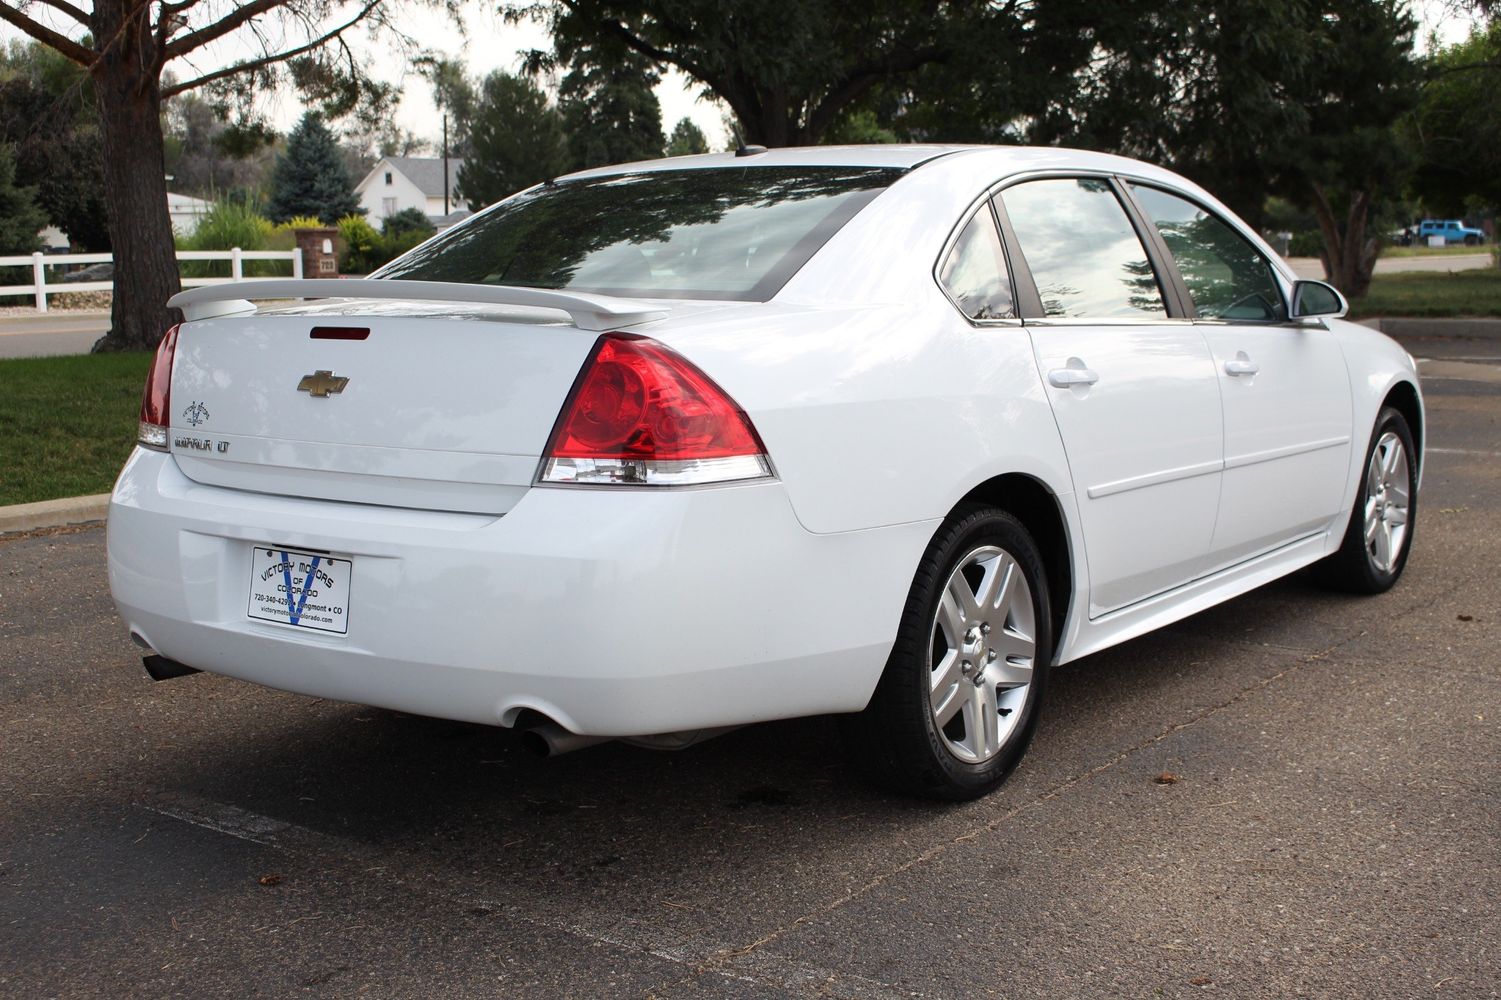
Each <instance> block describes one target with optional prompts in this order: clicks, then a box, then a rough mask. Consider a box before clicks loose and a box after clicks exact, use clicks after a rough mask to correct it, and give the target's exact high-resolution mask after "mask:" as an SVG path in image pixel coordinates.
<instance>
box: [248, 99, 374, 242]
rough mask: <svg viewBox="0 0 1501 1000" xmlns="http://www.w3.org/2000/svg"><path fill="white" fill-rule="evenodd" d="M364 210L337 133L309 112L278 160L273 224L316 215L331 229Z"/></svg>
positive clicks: (268, 209) (269, 210)
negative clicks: (335, 135) (336, 138)
mask: <svg viewBox="0 0 1501 1000" xmlns="http://www.w3.org/2000/svg"><path fill="white" fill-rule="evenodd" d="M364 211H365V210H364V209H363V208H361V207H360V200H359V198H357V197H356V196H355V193H354V181H353V180H352V179H351V178H350V176H349V168H348V167H346V166H345V165H344V156H343V154H342V153H340V152H339V144H338V142H337V141H336V140H335V139H334V134H333V133H332V132H331V131H329V129H328V126H326V125H324V124H323V121H322V119H320V118H319V117H318V116H317V115H316V114H313V113H312V112H308V113H307V114H305V115H303V116H302V121H300V122H298V123H297V127H296V128H295V129H293V130H292V134H291V135H290V136H288V137H287V149H286V152H285V153H283V154H282V155H281V156H279V157H277V159H276V169H275V170H274V171H272V174H271V200H270V202H269V203H268V204H267V206H266V214H267V215H269V216H270V217H271V219H272V221H274V222H285V221H287V220H288V219H291V218H295V217H296V216H299V215H303V216H316V217H318V218H319V219H322V220H323V223H324V225H330V226H331V225H333V224H334V223H335V222H337V221H338V220H339V219H342V218H343V217H344V216H346V215H360V214H363V213H364Z"/></svg>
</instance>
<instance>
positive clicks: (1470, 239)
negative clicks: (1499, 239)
mask: <svg viewBox="0 0 1501 1000" xmlns="http://www.w3.org/2000/svg"><path fill="white" fill-rule="evenodd" d="M1479 243H1480V237H1478V236H1466V237H1465V246H1467V247H1473V246H1478V245H1479Z"/></svg>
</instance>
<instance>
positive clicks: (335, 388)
mask: <svg viewBox="0 0 1501 1000" xmlns="http://www.w3.org/2000/svg"><path fill="white" fill-rule="evenodd" d="M348 384H349V379H347V378H345V377H344V376H343V375H335V374H334V373H333V372H329V371H323V370H322V369H319V370H318V371H315V372H313V374H311V375H304V376H302V381H301V382H298V383H297V391H298V392H305V393H307V394H308V395H310V396H323V397H327V396H337V395H338V394H339V393H341V392H343V391H344V387H345V386H346V385H348Z"/></svg>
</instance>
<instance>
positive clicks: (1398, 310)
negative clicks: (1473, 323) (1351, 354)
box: [1350, 267, 1501, 319]
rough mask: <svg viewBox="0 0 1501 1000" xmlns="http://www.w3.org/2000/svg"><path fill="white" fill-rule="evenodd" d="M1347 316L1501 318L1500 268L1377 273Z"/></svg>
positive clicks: (1358, 317)
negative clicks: (1368, 290)
mask: <svg viewBox="0 0 1501 1000" xmlns="http://www.w3.org/2000/svg"><path fill="white" fill-rule="evenodd" d="M1350 316H1351V317H1352V318H1354V319H1365V318H1367V317H1371V316H1501V268H1494V267H1490V268H1484V269H1481V270H1475V271H1454V272H1452V273H1447V274H1446V273H1439V272H1434V273H1428V272H1422V271H1413V272H1408V273H1405V274H1378V275H1376V277H1374V278H1372V279H1371V290H1370V293H1369V294H1367V295H1366V297H1365V298H1363V299H1359V300H1357V301H1355V302H1352V303H1350Z"/></svg>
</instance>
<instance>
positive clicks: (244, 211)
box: [177, 201, 296, 278]
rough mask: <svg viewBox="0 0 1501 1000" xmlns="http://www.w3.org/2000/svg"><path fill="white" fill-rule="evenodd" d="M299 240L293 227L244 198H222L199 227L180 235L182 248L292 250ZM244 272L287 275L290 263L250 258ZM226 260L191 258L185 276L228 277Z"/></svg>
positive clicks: (179, 244)
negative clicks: (284, 226) (272, 218)
mask: <svg viewBox="0 0 1501 1000" xmlns="http://www.w3.org/2000/svg"><path fill="white" fill-rule="evenodd" d="M295 246H296V240H295V239H294V238H293V236H292V231H291V230H290V229H282V228H279V227H277V226H274V225H272V224H271V221H270V220H269V219H267V218H266V217H265V216H263V215H261V214H260V213H258V212H256V210H255V209H254V208H252V207H251V206H250V205H247V204H245V203H244V202H233V201H221V202H218V203H216V204H215V205H214V207H213V208H211V209H209V210H208V212H207V213H205V214H204V216H203V217H202V218H201V219H199V220H198V228H197V229H195V230H193V232H192V233H191V234H190V235H188V236H180V237H178V239H177V249H179V250H233V249H234V248H235V247H239V248H240V249H241V250H291V249H293V248H294V247H295ZM242 270H243V273H244V274H245V275H247V276H249V277H272V276H285V275H286V274H287V265H286V264H284V263H283V262H281V261H278V260H247V261H245V262H244V265H243V268H242ZM229 274H230V262H229V261H227V260H189V261H183V263H182V276H183V277H184V278H227V277H229Z"/></svg>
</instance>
